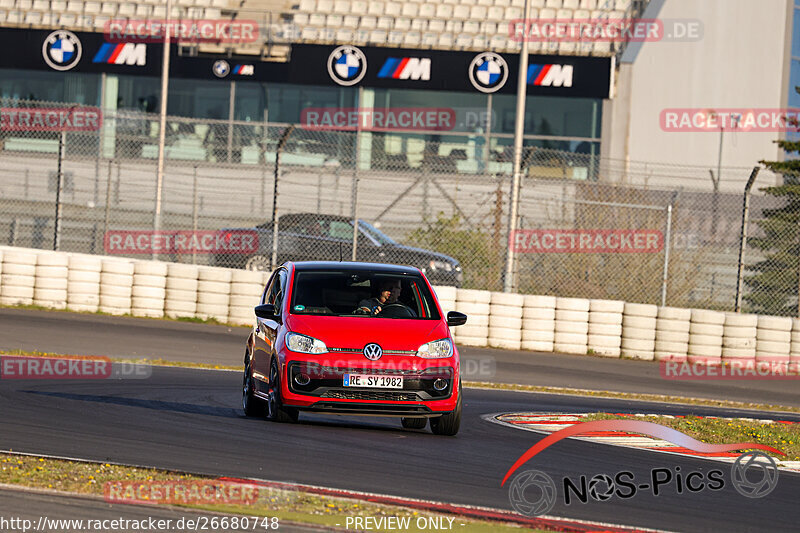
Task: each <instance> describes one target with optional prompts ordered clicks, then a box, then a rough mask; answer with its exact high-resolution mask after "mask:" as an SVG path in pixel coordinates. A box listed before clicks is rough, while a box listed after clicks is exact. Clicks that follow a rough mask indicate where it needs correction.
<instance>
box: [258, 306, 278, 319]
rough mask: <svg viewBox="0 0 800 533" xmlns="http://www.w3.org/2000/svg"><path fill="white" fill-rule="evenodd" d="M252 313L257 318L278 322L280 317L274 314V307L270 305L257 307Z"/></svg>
mask: <svg viewBox="0 0 800 533" xmlns="http://www.w3.org/2000/svg"><path fill="white" fill-rule="evenodd" d="M254 311H255V313H256V316H257V317H258V318H263V319H266V320H275V321H276V322H280V317H279V316H277V315H276V314H275V306H274V305H272V304H264V305H257V306H256V307H255V309H254Z"/></svg>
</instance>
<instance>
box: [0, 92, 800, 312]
mask: <svg viewBox="0 0 800 533" xmlns="http://www.w3.org/2000/svg"><path fill="white" fill-rule="evenodd" d="M90 111H91V108H85V107H77V108H76V107H74V106H73V107H70V106H66V105H64V104H49V103H42V102H21V101H2V102H0V118H2V119H3V121H2V122H0V242H2V243H3V244H10V245H16V246H28V247H33V248H46V249H52V248H53V247H54V245H57V246H58V248H59V249H61V250H66V251H76V252H88V253H94V254H118V255H124V256H129V257H139V258H151V257H156V258H159V259H162V260H171V261H181V262H193V263H198V264H212V265H221V266H232V267H239V268H253V269H269V268H272V266H274V265H275V264H276V263H280V262H283V261H285V260H320V259H326V260H339V259H340V258H341V259H344V260H349V259H352V258H353V257H355V258H356V259H358V260H361V261H377V262H397V263H404V264H411V265H414V266H418V267H420V268H422V269H424V270H425V272H426V273H427V275H428V276H429V277H430V278H431V280H432V282H433V283H434V284H448V285H458V286H462V287H468V288H481V289H491V290H502V288H503V285H504V272H505V266H506V258H507V252H508V249H509V246H510V247H512V248H513V249H514V251H515V254H514V264H513V265H512V266H513V268H512V271H513V272H514V279H513V286H514V287H515V290H518V291H520V292H524V293H537V294H554V295H558V296H580V297H591V298H612V299H622V300H627V301H632V302H648V303H658V304H661V303H666V304H667V305H675V306H690V307H710V308H718V309H732V308H733V306H734V302H735V293H736V285H737V265H738V255H739V241H740V235H741V224H742V191H743V188H744V183H745V182H746V180H747V177H748V175H749V173H750V169H740V168H726V169H723V170H724V173H723V175H724V176H725V178H726V181H723V182H722V183H720V182H717V183H716V184H714V182H713V181H712V180H709V179H708V170H707V169H701V168H697V167H687V166H678V165H652V164H644V163H629V162H620V161H614V160H607V159H603V158H600V157H597V156H594V155H590V154H587V153H575V152H568V151H563V150H555V149H552V148H543V147H542V146H541V145H542V142H541V140H540V139H534V138H531V139H526V145H525V149H524V152H523V169H522V173H523V179H522V186H521V187H522V188H521V194H520V204H519V216H520V218H519V225H518V228H519V229H518V230H517V231H516V232H515V234H514V235H509V232H508V222H509V220H508V218H509V198H510V196H511V195H510V189H511V183H512V180H511V174H512V160H513V151H512V150H510V149H509V146H510V142H509V141H510V139H509V138H508V136H505V135H496V136H494V135H493V136H488V137H484V136H483V135H475V134H470V133H463V134H457V133H452V132H451V133H448V134H447V135H442V133H441V132H429V133H426V132H388V131H384V132H377V131H361V132H356V131H331V130H319V129H317V130H314V129H309V128H303V127H302V126H299V125H294V126H292V125H288V124H271V123H270V124H265V123H252V122H236V121H222V120H216V121H215V120H194V119H185V118H178V117H168V119H167V128H168V130H167V132H166V139H167V145H166V168H165V175H164V180H163V188H162V191H161V206H162V207H161V213H160V214H159V215H160V216H156V213H155V212H154V211H155V205H156V197H157V194H158V193H157V187H156V157H157V153H158V146H157V142H158V117H157V116H153V115H147V114H144V113H139V112H135V111H116V112H106V113H103V114H102V120H100V121H99V123H98V124H96V127H94V128H93V127H92V125H91V124H88V125H87V124H86V121H87V116H89V115H87V114H90ZM96 111H99V110H96ZM79 112H80V113H84V115H85V116H81V117H80V118H78V114H80V113H79ZM48 113H49V114H50V115H48ZM54 113H55V114H54ZM59 113H61V115H64V114H65V113H66V115H67V119H64V118H63V116H61V115H59ZM69 113H73V115H75V116H71V115H69ZM53 116H57V117H58V116H61V118H60V119H59V120H62V121H63V122H64V124H66V126H65V128H66V129H67V130H69V131H65V132H63V133H62V132H60V131H56V130H58V129H59V128H54V127H53V126H52V124H50V122H52V120H53V119H52V117H53ZM48 117H49V118H48ZM48 121H50V122H48ZM61 129H64V128H61ZM59 183H60V187H59ZM780 183H782V179H781V177H780V176H777V177H776V176H775V175H772V174H770V173H768V172H765V171H762V174H761V175H760V176H759V178H758V181H757V182H756V187H755V189H754V192H753V195H752V199H751V205H750V211H751V215H750V219H751V222H750V225H749V233H750V240H749V241H748V247H747V250H746V252H747V253H746V260H747V265H749V270H745V279H746V283H745V284H744V290H745V295H744V296H745V297H744V310H753V311H760V312H771V313H779V314H794V313H796V312H797V287H798V284H800V283H798V280H800V276H799V275H798V271H799V270H800V266H798V265H799V263H800V260H799V259H798V256H799V252H800V245H798V240H799V239H800V236H798V231H800V230H798V228H800V224H798V223H797V222H798V219H797V217H800V202H798V201H797V200H794V196H792V195H793V194H796V193H795V192H793V193H791V194H784V195H783V196H776V195H768V194H765V193H764V192H763V191H762V190H761V188H763V187H764V186H765V185H775V184H780ZM794 187H795V189H796V187H797V186H796V185H795V186H794ZM795 189H792V191H794V190H795ZM670 206H671V207H670ZM776 209H777V210H776ZM354 219H358V220H359V221H360V225H359V228H358V231H357V232H354V230H353V224H352V220H354ZM156 220H158V222H156ZM274 220H275V221H277V227H276V226H275V225H273V221H274ZM156 223H158V227H155V224H156ZM57 226H58V231H57V230H56V227H57ZM354 237H355V238H354ZM354 248H355V250H354Z"/></svg>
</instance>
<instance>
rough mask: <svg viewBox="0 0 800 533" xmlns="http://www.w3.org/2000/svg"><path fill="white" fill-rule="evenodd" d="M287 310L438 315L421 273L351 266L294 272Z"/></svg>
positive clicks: (422, 317) (431, 317) (424, 317)
mask: <svg viewBox="0 0 800 533" xmlns="http://www.w3.org/2000/svg"><path fill="white" fill-rule="evenodd" d="M290 312H291V313H292V314H296V315H327V316H352V317H364V318H370V319H372V318H404V319H413V320H438V319H439V318H440V316H439V312H438V311H437V309H436V304H435V303H434V299H433V296H432V295H431V294H430V291H429V290H428V286H427V284H426V283H425V281H424V280H423V278H422V277H421V276H415V275H413V274H400V275H398V274H390V273H375V272H369V271H352V270H346V271H345V270H342V271H334V270H324V271H322V270H320V271H301V272H297V273H295V276H294V286H293V288H292V302H291V307H290Z"/></svg>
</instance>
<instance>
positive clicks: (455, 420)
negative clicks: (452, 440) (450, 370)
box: [431, 381, 461, 436]
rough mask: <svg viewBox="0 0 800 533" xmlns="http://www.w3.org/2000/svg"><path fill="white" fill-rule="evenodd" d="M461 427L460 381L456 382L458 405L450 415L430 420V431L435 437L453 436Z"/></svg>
mask: <svg viewBox="0 0 800 533" xmlns="http://www.w3.org/2000/svg"><path fill="white" fill-rule="evenodd" d="M459 426H461V381H459V382H458V403H456V408H455V409H454V410H453V412H452V413H447V414H446V415H442V416H440V417H437V418H431V431H433V433H434V434H435V435H448V436H453V435H455V434H456V433H458V428H459Z"/></svg>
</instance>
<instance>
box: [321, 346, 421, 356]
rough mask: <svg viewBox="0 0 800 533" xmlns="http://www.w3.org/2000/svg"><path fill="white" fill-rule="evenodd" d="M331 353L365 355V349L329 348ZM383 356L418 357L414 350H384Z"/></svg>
mask: <svg viewBox="0 0 800 533" xmlns="http://www.w3.org/2000/svg"><path fill="white" fill-rule="evenodd" d="M328 351H329V352H341V353H363V352H364V349H363V348H331V347H328ZM383 355H417V352H415V351H414V350H385V349H384V350H383Z"/></svg>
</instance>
